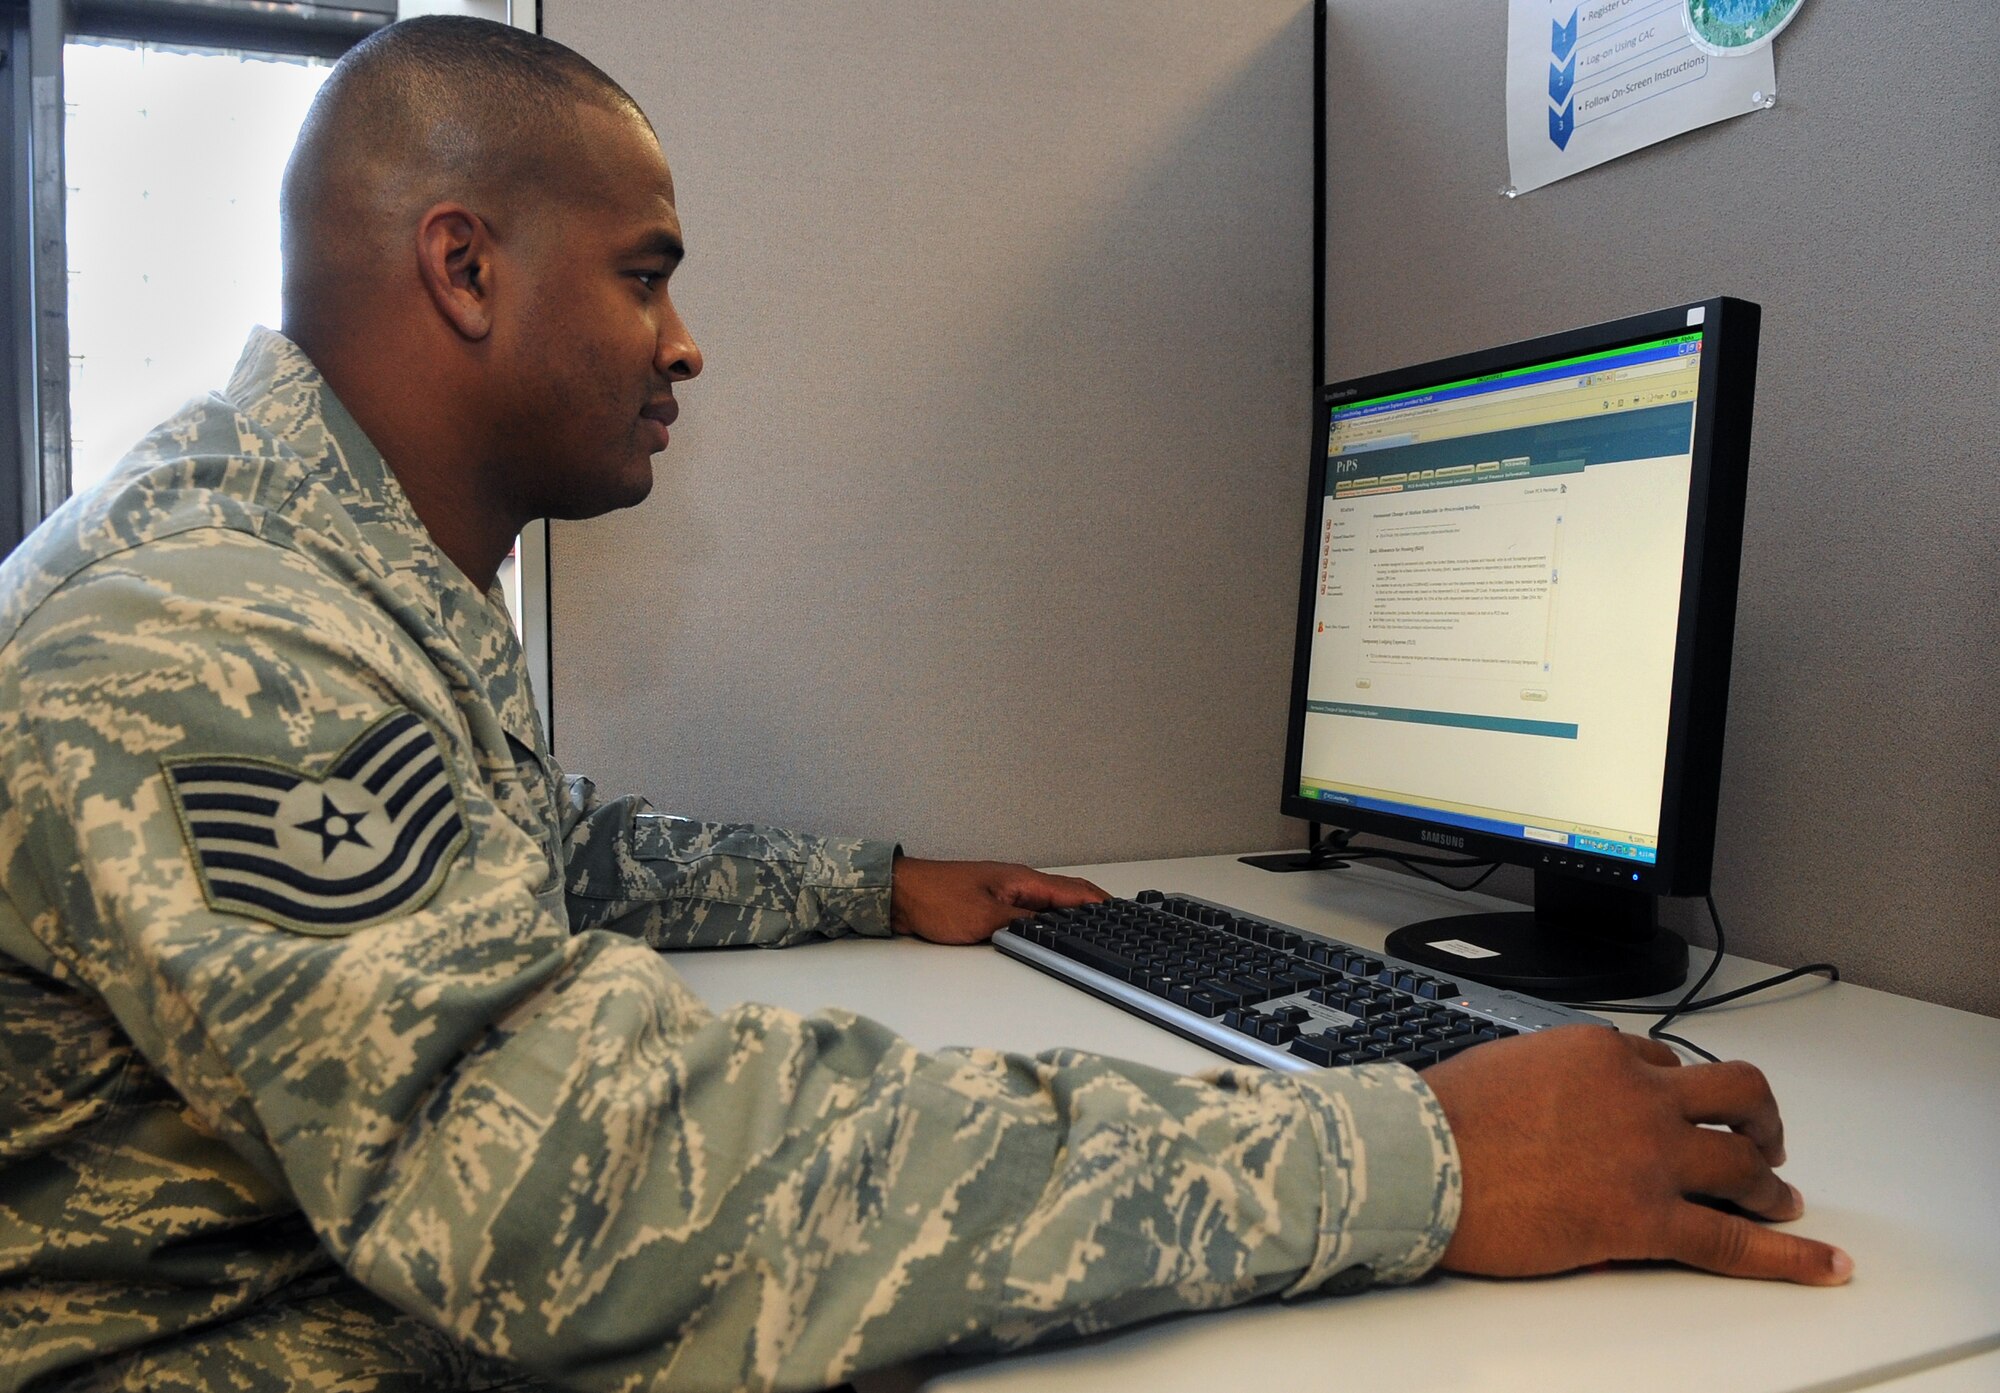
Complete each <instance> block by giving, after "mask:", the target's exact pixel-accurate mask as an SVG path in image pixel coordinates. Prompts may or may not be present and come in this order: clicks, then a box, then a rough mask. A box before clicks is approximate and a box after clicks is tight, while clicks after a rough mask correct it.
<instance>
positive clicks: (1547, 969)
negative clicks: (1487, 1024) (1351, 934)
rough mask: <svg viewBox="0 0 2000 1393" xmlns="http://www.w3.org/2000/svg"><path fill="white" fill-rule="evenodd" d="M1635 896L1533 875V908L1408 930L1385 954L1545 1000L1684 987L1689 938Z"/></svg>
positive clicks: (1646, 899)
mask: <svg viewBox="0 0 2000 1393" xmlns="http://www.w3.org/2000/svg"><path fill="white" fill-rule="evenodd" d="M1658 904H1659V901H1658V899H1657V898H1656V897H1655V896H1653V895H1649V894H1646V893H1645V892H1643V891H1639V890H1630V889H1626V888H1623V887H1620V886H1615V885H1593V884H1591V883H1590V882H1588V881H1582V880H1572V879H1570V878H1569V877H1567V876H1558V875H1552V874H1549V873H1547V872H1545V871H1536V872H1535V907H1534V908H1533V909H1532V910H1518V911H1514V912H1511V913H1486V914H1454V915H1448V916H1446V917H1444V918H1440V919H1426V920H1424V921H1422V922H1421V923H1416V924H1408V925H1405V926H1404V927H1403V928H1400V929H1397V930H1396V931H1395V932H1394V933H1392V934H1390V935H1389V940H1388V943H1387V945H1386V951H1388V952H1389V953H1391V954H1393V955H1395V956H1396V957H1399V958H1402V959H1405V960H1406V961H1408V962H1413V963H1416V964H1417V965H1418V966H1420V967H1427V968H1430V969H1431V970H1432V971H1434V972H1441V973H1444V974H1446V975H1447V976H1452V977H1465V978H1469V979H1471V980H1472V981H1474V982H1483V983H1485V984H1486V985H1487V986H1489V987H1499V988H1502V989H1503V990H1507V991H1517V992H1523V993H1526V994H1527V995H1529V996H1539V997H1542V998H1543V999H1545V1000H1548V1001H1609V1000H1619V999H1622V998H1626V997H1635V996H1656V995H1658V994H1659V993H1661V992H1668V991H1672V990H1673V989H1674V988H1675V987H1678V986H1679V985H1680V984H1681V983H1682V982H1684V981H1686V980H1687V971H1688V949H1687V940H1686V939H1684V938H1682V937H1681V936H1680V935H1679V934H1677V933H1675V932H1673V931H1672V930H1671V929H1664V928H1661V927H1660V925H1659V923H1658V920H1657V918H1656V914H1657V908H1658Z"/></svg>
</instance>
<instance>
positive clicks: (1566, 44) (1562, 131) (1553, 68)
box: [1549, 10, 1577, 150]
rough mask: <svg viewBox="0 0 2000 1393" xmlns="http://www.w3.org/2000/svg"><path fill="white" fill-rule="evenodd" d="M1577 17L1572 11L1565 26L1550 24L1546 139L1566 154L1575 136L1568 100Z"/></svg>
mask: <svg viewBox="0 0 2000 1393" xmlns="http://www.w3.org/2000/svg"><path fill="white" fill-rule="evenodd" d="M1576 15H1577V12H1576V11H1575V10H1571V11H1570V12H1569V20H1568V21H1567V22H1564V21H1562V20H1553V19H1552V20H1550V21H1549V51H1550V55H1551V58H1552V60H1553V61H1551V62H1550V64H1549V101H1550V102H1552V103H1554V105H1553V106H1551V107H1550V109H1549V139H1550V140H1552V141H1554V142H1555V147H1556V149H1558V150H1567V149H1568V148H1569V138H1570V136H1571V135H1573V134H1575V132H1576V105H1575V103H1573V102H1572V101H1570V99H1569V97H1570V90H1571V89H1572V88H1574V87H1575V86H1576Z"/></svg>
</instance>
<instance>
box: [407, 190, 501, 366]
mask: <svg viewBox="0 0 2000 1393" xmlns="http://www.w3.org/2000/svg"><path fill="white" fill-rule="evenodd" d="M493 263H494V256H493V231H492V229H491V228H489V227H488V226H487V225H486V220H485V219H484V218H482V217H480V216H479V215H478V214H477V213H475V212H472V211H471V210H470V209H468V208H466V207H465V206H464V205H462V204H457V203H440V204H438V205H437V206H436V207H434V208H431V209H428V210H427V211H426V212H425V213H424V215H423V217H422V218H421V219H419V220H418V222H417V273H418V274H419V275H420V276H421V277H422V278H423V282H424V289H425V290H426V291H427V292H429V294H430V297H431V303H432V304H433V305H435V306H436V307H437V312H438V313H439V314H440V315H442V316H443V317H444V320H445V322H446V323H448V324H450V325H451V326H452V328H454V329H456V330H457V331H458V333H459V334H460V335H461V336H462V337H464V338H467V339H474V340H478V339H483V338H485V337H486V336H487V334H489V333H491V332H492V329H493V292H494V289H495V286H494V264H493Z"/></svg>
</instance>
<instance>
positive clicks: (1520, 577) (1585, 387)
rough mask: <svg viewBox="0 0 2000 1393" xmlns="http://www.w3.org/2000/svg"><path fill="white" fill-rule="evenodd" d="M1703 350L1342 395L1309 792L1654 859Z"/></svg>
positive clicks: (1329, 504) (1318, 626)
mask: <svg viewBox="0 0 2000 1393" xmlns="http://www.w3.org/2000/svg"><path fill="white" fill-rule="evenodd" d="M1700 362H1701V335H1700V333H1699V332H1698V331H1696V332H1690V333H1687V334H1684V335H1674V336H1671V337H1667V338H1662V339H1657V340H1650V341H1648V342H1644V343H1638V344H1633V345H1630V346H1628V347H1624V348H1619V349H1613V350H1609V351H1605V352H1598V353H1592V354H1588V355H1584V356H1581V357H1577V358H1571V359H1565V360H1560V361H1557V362H1551V363H1544V364H1539V365H1534V366H1530V367H1524V368H1520V369H1515V370H1511V371H1508V372H1504V373H1496V374H1493V375H1491V376H1487V377H1480V378H1469V379H1464V380H1461V381H1454V382H1446V383H1441V384H1439V385H1437V386H1436V387H1432V388H1428V389H1425V390H1421V391H1412V392H1402V393H1397V394H1395V395H1393V396H1388V397H1379V398H1373V399H1366V400H1360V401H1354V402H1344V403H1341V404H1340V405H1339V406H1338V407H1337V408H1334V409H1333V410H1332V420H1331V424H1330V430H1329V433H1328V439H1327V474H1326V480H1327V484H1326V487H1327V495H1326V498H1325V500H1324V506H1323V513H1322V519H1321V534H1320V539H1319V543H1320V556H1319V568H1318V581H1317V592H1316V599H1315V606H1314V614H1313V622H1312V635H1311V642H1312V647H1311V663H1310V668H1309V672H1308V677H1307V691H1306V700H1307V707H1306V711H1307V714H1306V717H1305V740H1304V754H1303V760H1302V764H1301V776H1300V782H1301V787H1300V790H1299V791H1300V793H1301V795H1302V796H1304V797H1306V798H1309V799H1314V800H1317V801H1321V802H1326V803H1330V804H1334V805H1336V806H1338V805H1342V804H1345V805H1348V806H1358V807H1364V808H1372V809H1375V810H1378V811H1384V812H1392V813H1403V814H1406V815H1414V816H1421V817H1425V818H1428V819H1431V820H1434V821H1442V822H1447V823H1454V824H1456V825H1459V826H1464V827H1467V828H1471V829H1475V830H1481V831H1490V832H1495V833H1498V834H1501V835H1505V836H1511V837H1523V838H1526V839H1528V840H1531V841H1543V842H1547V843H1548V844H1550V845H1552V846H1562V847H1571V848H1575V849H1578V850H1583V851H1590V852H1593V853H1596V854H1598V855H1605V856H1613V857H1622V858H1624V859H1627V860H1630V861H1633V862H1635V863H1645V864H1650V863H1652V862H1653V861H1654V860H1655V859H1656V855H1657V848H1658V844H1659V833H1660V825H1659V819H1660V798H1661V789H1662V782H1663V779H1664V777H1665V772H1664V770H1665V761H1666V741H1667V721H1668V708H1669V701H1670V693H1671V687H1672V675H1673V663H1674V644H1675V638H1676V634H1677V632H1678V624H1679V617H1680V591H1681V571H1682V562H1683V556H1684V551H1685V545H1686V526H1687V521H1686V520H1687V509H1688V490H1689V484H1690V479H1691V471H1692V463H1693V434H1694V406H1695V392H1696V386H1697V383H1698V381H1699V377H1700Z"/></svg>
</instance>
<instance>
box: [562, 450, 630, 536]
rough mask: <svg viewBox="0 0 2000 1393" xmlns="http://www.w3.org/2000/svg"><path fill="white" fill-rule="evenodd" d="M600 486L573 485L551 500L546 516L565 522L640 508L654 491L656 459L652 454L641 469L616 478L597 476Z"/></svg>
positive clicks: (597, 482) (579, 520) (597, 483)
mask: <svg viewBox="0 0 2000 1393" xmlns="http://www.w3.org/2000/svg"><path fill="white" fill-rule="evenodd" d="M593 482H595V483H596V487H595V488H592V489H590V490H588V491H586V490H584V489H572V490H569V491H568V492H566V493H564V494H563V496H562V497H560V498H557V499H553V500H551V502H550V505H549V508H548V511H547V512H546V513H545V514H544V515H543V516H545V517H551V518H559V519H561V520H562V521H564V522H581V521H582V520H583V519H585V518H595V517H602V516H604V514H606V513H615V512H618V511H619V510H620V509H624V508H636V507H638V506H639V505H640V504H641V503H644V502H645V501H646V497H647V495H649V494H650V493H652V491H653V461H652V460H651V459H650V458H649V459H647V460H646V462H645V464H644V465H643V466H641V467H640V468H639V469H637V470H635V471H633V472H631V473H628V474H626V475H624V476H623V477H621V478H619V479H616V480H610V479H605V480H596V481H593Z"/></svg>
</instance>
